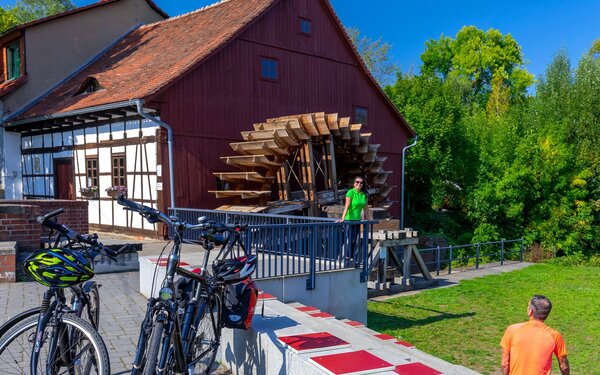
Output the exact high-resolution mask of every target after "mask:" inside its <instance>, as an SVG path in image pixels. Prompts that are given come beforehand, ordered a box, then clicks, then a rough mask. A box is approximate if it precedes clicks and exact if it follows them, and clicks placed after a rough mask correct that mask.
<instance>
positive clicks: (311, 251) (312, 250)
mask: <svg viewBox="0 0 600 375" xmlns="http://www.w3.org/2000/svg"><path fill="white" fill-rule="evenodd" d="M315 229H316V227H315V226H314V225H311V226H310V227H309V241H308V256H309V260H308V279H307V280H306V290H313V289H315V284H316V278H317V275H316V270H315V268H316V259H315V256H316V247H317V236H316V230H315Z"/></svg>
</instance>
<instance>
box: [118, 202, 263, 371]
mask: <svg viewBox="0 0 600 375" xmlns="http://www.w3.org/2000/svg"><path fill="white" fill-rule="evenodd" d="M117 202H118V203H119V204H121V205H122V206H124V208H125V209H127V210H131V211H135V212H138V213H139V214H140V215H141V216H142V217H144V218H145V219H146V220H148V221H149V222H150V223H158V222H162V223H164V224H166V225H167V226H168V227H169V228H170V230H171V234H172V238H173V247H172V249H171V252H170V254H169V257H168V261H167V267H166V276H165V278H164V280H163V282H162V284H161V288H160V290H159V291H158V297H154V283H155V282H156V280H154V281H153V285H152V290H153V292H152V294H151V296H150V298H149V299H148V304H147V309H146V314H145V317H144V320H143V322H142V324H141V328H140V335H139V338H138V344H137V347H136V352H135V358H134V361H133V365H132V369H131V374H132V375H138V374H143V375H150V374H175V373H177V374H180V373H185V374H208V373H209V371H210V369H211V367H212V365H213V363H214V360H215V357H216V355H217V349H218V347H219V344H220V339H221V328H222V323H221V313H222V308H223V300H224V298H223V296H224V288H225V286H226V285H228V284H232V283H237V282H240V281H243V280H245V279H247V278H248V277H249V276H250V275H251V274H252V272H254V269H255V267H256V256H255V255H249V254H248V253H247V252H246V249H245V247H244V245H243V243H242V241H241V233H242V232H243V231H244V230H245V229H246V227H247V226H242V225H227V224H218V223H214V222H209V221H208V220H207V219H206V218H204V217H202V218H200V219H198V222H199V223H198V224H195V225H191V224H188V223H186V222H184V221H180V220H179V219H178V218H177V217H169V216H167V215H165V214H164V213H162V212H160V211H158V210H156V209H154V208H151V207H147V206H143V205H141V204H138V203H136V202H133V201H130V200H127V199H125V198H124V197H123V196H121V197H119V199H118V200H117ZM190 230H192V231H193V230H203V231H204V233H202V234H201V235H200V236H199V240H196V241H191V240H185V239H184V238H183V234H184V232H185V231H190ZM225 232H227V233H228V235H227V236H224V235H223V234H224V233H225ZM183 243H192V244H197V245H201V246H202V247H203V248H204V249H205V250H206V251H205V253H204V259H203V261H202V266H201V267H200V268H199V269H197V270H194V272H192V271H188V270H186V269H184V268H181V267H179V262H180V256H181V245H182V244H183ZM215 245H218V246H221V250H220V251H219V253H218V255H217V258H216V260H215V261H214V262H213V264H212V270H213V272H212V273H210V272H208V262H209V256H210V251H211V250H212V249H213V248H214V247H215ZM236 246H237V247H238V253H237V254H234V248H235V247H236ZM239 249H241V250H242V252H243V254H244V255H243V256H241V257H239V256H238V257H236V255H240V252H239ZM176 275H180V276H183V277H185V279H180V280H183V281H180V282H176V280H175V277H176Z"/></svg>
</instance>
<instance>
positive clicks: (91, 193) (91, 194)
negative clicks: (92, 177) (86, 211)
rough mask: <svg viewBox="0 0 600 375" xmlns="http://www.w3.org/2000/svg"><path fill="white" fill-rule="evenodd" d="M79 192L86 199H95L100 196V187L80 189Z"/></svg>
mask: <svg viewBox="0 0 600 375" xmlns="http://www.w3.org/2000/svg"><path fill="white" fill-rule="evenodd" d="M79 192H80V193H81V195H82V196H83V197H85V198H88V199H89V198H95V197H97V196H98V186H87V187H84V188H81V189H79Z"/></svg>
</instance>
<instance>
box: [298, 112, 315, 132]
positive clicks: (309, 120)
mask: <svg viewBox="0 0 600 375" xmlns="http://www.w3.org/2000/svg"><path fill="white" fill-rule="evenodd" d="M300 125H301V126H302V128H303V129H304V131H306V133H307V134H308V135H310V136H311V137H318V136H319V130H317V126H316V125H315V123H314V121H313V116H312V113H306V114H304V115H300Z"/></svg>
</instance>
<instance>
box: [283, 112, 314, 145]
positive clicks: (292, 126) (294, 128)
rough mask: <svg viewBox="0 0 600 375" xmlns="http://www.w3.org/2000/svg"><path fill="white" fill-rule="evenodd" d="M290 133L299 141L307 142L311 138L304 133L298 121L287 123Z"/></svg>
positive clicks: (292, 120)
mask: <svg viewBox="0 0 600 375" xmlns="http://www.w3.org/2000/svg"><path fill="white" fill-rule="evenodd" d="M286 127H287V129H288V133H290V134H291V135H293V136H294V137H295V138H296V139H297V140H300V141H305V140H307V139H309V138H310V135H308V133H306V132H305V131H304V129H303V128H302V126H301V125H300V122H299V121H298V119H297V118H296V119H290V120H289V121H288V122H287V126H286Z"/></svg>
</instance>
